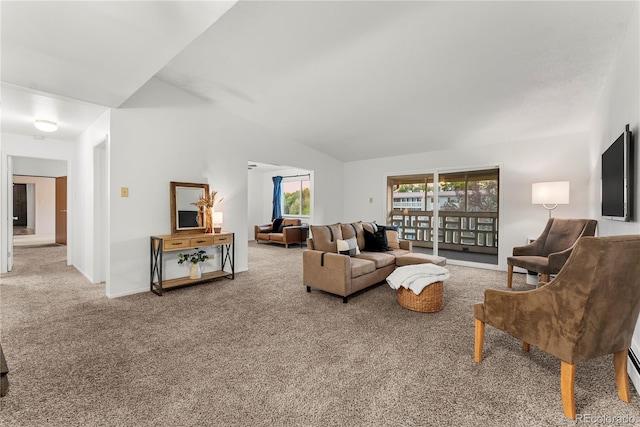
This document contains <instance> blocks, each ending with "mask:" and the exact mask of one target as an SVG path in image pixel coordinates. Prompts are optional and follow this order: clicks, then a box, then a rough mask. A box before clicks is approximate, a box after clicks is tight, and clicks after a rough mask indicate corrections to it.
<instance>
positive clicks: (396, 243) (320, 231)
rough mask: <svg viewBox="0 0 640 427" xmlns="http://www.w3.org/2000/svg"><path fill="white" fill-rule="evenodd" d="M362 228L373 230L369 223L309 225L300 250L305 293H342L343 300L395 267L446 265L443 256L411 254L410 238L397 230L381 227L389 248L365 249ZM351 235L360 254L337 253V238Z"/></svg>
mask: <svg viewBox="0 0 640 427" xmlns="http://www.w3.org/2000/svg"><path fill="white" fill-rule="evenodd" d="M365 229H367V231H369V232H374V230H373V226H372V225H371V223H363V222H354V223H350V224H341V223H338V224H333V225H319V226H318V225H312V226H311V238H309V239H307V250H306V251H304V252H303V253H302V276H303V279H302V280H303V285H304V286H306V287H307V292H311V289H312V288H315V289H319V290H322V291H325V292H329V293H331V294H334V295H338V296H341V297H342V302H343V303H346V302H347V297H348V296H350V295H352V294H354V293H355V292H358V291H360V290H362V289H365V288H368V287H369V286H372V285H375V284H377V283H380V282H382V281H384V280H385V279H386V278H387V276H389V274H391V273H392V272H393V271H394V270H395V269H396V267H398V266H401V265H409V264H418V263H434V264H438V265H441V266H444V265H446V262H447V260H446V258H442V257H436V256H431V255H425V254H416V253H412V252H411V249H412V243H411V241H409V240H400V239H398V233H397V232H396V231H395V230H390V229H386V230H384V235H385V237H386V241H387V245H388V247H389V248H390V249H391V250H384V251H370V250H365V248H367V249H369V248H370V246H369V247H368V246H366V244H365V243H368V242H366V241H365V233H364V230H365ZM354 237H355V241H356V242H357V246H358V250H359V252H360V253H359V254H357V255H355V254H354V255H346V254H342V253H338V240H342V241H347V240H351V241H352V242H353V238H354Z"/></svg>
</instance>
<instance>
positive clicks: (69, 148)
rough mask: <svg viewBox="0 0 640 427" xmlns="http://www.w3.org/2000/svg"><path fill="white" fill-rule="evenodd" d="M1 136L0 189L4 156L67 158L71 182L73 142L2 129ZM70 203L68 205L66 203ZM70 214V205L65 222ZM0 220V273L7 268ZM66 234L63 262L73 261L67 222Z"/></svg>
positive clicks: (4, 213)
mask: <svg viewBox="0 0 640 427" xmlns="http://www.w3.org/2000/svg"><path fill="white" fill-rule="evenodd" d="M0 138H1V140H2V145H1V146H0V156H1V158H0V170H1V172H0V193H2V194H7V192H8V188H7V183H8V179H7V176H6V173H5V171H7V168H8V160H7V159H8V157H14V156H17V157H34V158H39V159H53V160H64V161H66V162H67V166H68V169H67V177H68V184H67V187H68V188H69V187H70V184H69V183H70V182H73V180H74V179H75V170H74V165H73V163H72V161H73V159H74V156H75V153H74V144H73V142H70V141H61V140H56V139H51V138H46V139H43V140H36V139H34V138H33V137H31V136H25V135H14V134H7V133H3V134H1V135H0ZM69 206H70V205H69ZM0 209H1V212H0V218H7V217H8V209H7V199H6V197H2V198H1V200H0ZM73 216H74V212H73V210H72V209H70V211H69V214H68V217H67V221H68V222H67V224H68V225H70V224H73ZM1 222H2V224H0V273H5V272H6V271H7V255H6V254H7V253H8V251H9V247H8V239H7V232H8V230H7V226H8V223H7V222H6V221H1ZM67 231H68V235H67V240H68V242H69V244H68V246H67V263H68V264H72V263H73V254H72V253H71V248H72V246H73V242H72V239H73V230H72V229H71V227H70V226H68V227H67Z"/></svg>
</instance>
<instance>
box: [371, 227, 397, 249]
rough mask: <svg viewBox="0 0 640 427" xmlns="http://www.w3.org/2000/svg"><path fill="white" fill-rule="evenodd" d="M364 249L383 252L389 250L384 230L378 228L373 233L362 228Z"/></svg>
mask: <svg viewBox="0 0 640 427" xmlns="http://www.w3.org/2000/svg"><path fill="white" fill-rule="evenodd" d="M364 250H365V251H369V252H385V251H391V250H393V249H391V248H390V247H389V243H388V242H387V233H386V232H385V230H378V231H376V232H374V233H372V232H370V231H369V230H367V229H365V230H364Z"/></svg>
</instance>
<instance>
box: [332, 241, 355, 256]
mask: <svg viewBox="0 0 640 427" xmlns="http://www.w3.org/2000/svg"><path fill="white" fill-rule="evenodd" d="M336 244H337V249H338V253H340V254H342V255H349V256H356V255H359V254H360V249H358V241H357V240H356V238H355V236H354V237H351V238H349V239H346V240H343V239H338V240H337V242H336Z"/></svg>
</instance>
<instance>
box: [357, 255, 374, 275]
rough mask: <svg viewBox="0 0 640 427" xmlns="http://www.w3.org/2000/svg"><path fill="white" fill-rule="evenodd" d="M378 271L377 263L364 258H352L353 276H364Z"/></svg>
mask: <svg viewBox="0 0 640 427" xmlns="http://www.w3.org/2000/svg"><path fill="white" fill-rule="evenodd" d="M374 271H376V263H375V262H373V261H371V260H368V259H362V258H351V278H352V279H355V278H356V277H360V276H364V275H365V274H369V273H373V272H374Z"/></svg>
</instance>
